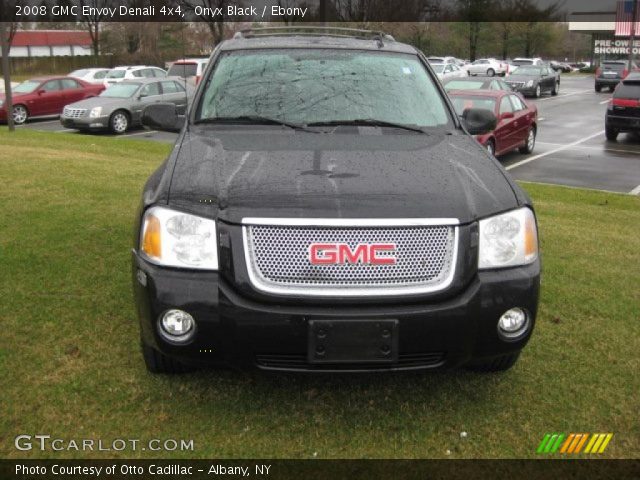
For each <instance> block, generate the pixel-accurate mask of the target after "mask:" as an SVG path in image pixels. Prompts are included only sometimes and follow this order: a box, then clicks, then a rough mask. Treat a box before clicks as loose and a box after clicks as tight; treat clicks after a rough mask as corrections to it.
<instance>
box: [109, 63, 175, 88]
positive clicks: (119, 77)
mask: <svg viewBox="0 0 640 480" xmlns="http://www.w3.org/2000/svg"><path fill="white" fill-rule="evenodd" d="M166 76H167V72H166V71H165V70H162V69H161V68H158V67H148V66H145V65H137V66H129V67H116V68H112V69H111V70H109V73H107V75H106V76H105V77H104V82H103V83H104V86H105V87H109V86H110V85H113V84H115V83H120V82H122V81H123V80H131V79H136V78H162V77H166Z"/></svg>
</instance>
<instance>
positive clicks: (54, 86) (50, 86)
mask: <svg viewBox="0 0 640 480" xmlns="http://www.w3.org/2000/svg"><path fill="white" fill-rule="evenodd" d="M42 89H43V90H44V91H46V92H54V91H56V90H60V82H58V80H49V81H48V82H46V83H45V84H44V85H43V86H42Z"/></svg>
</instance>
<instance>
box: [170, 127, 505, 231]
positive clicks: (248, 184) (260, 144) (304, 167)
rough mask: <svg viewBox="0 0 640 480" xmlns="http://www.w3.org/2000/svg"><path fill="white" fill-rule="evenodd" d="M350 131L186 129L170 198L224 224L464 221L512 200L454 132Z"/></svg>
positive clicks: (487, 163)
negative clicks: (283, 219)
mask: <svg viewBox="0 0 640 480" xmlns="http://www.w3.org/2000/svg"><path fill="white" fill-rule="evenodd" d="M341 130H346V128H345V129H341ZM352 130H353V133H352V134H344V133H334V134H315V133H305V132H300V131H295V132H294V131H292V130H284V129H283V130H280V129H276V128H270V127H267V128H265V129H262V130H260V131H251V132H246V131H239V130H237V129H235V130H234V131H224V132H223V131H221V129H216V130H215V131H213V130H211V129H206V128H204V127H198V126H196V127H193V126H192V127H191V130H190V131H188V132H186V133H185V137H184V141H183V143H182V147H181V149H180V152H179V153H178V155H177V158H176V165H175V168H174V171H173V176H172V178H171V183H170V189H169V203H170V204H171V205H173V206H175V207H178V208H183V209H187V210H190V211H193V212H194V213H202V214H204V215H217V216H218V218H219V219H221V220H223V221H226V222H229V223H240V222H241V221H242V219H243V218H244V217H286V218H325V217H326V218H457V219H458V220H460V221H461V222H462V223H467V222H470V221H473V220H475V219H477V218H478V217H483V216H487V215H490V214H492V213H496V212H499V211H503V210H506V209H509V208H514V207H516V206H517V200H516V197H515V194H514V190H513V187H512V186H511V183H510V181H508V180H507V175H506V172H505V171H504V170H503V169H502V167H501V166H500V165H499V164H498V163H497V161H495V160H494V159H492V158H491V157H489V156H488V154H487V153H486V152H485V151H484V149H483V148H482V147H480V146H479V144H478V143H477V142H476V141H475V140H473V139H472V138H471V137H469V136H468V135H466V134H464V133H462V132H459V131H454V132H453V133H451V134H446V133H445V132H444V131H443V132H442V133H437V134H432V135H420V134H415V133H411V132H406V133H405V132H402V133H396V132H398V131H397V130H390V129H383V130H384V131H385V132H386V131H387V130H389V131H393V132H394V133H393V134H382V131H381V129H377V128H357V127H352Z"/></svg>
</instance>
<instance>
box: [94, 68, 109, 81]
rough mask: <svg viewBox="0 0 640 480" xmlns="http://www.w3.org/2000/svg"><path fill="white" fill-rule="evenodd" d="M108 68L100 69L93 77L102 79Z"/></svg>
mask: <svg viewBox="0 0 640 480" xmlns="http://www.w3.org/2000/svg"><path fill="white" fill-rule="evenodd" d="M107 73H108V70H101V71H99V72H96V73H95V74H94V75H93V78H96V79H102V78H104V77H106V76H107Z"/></svg>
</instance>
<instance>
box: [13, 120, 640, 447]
mask: <svg viewBox="0 0 640 480" xmlns="http://www.w3.org/2000/svg"><path fill="white" fill-rule="evenodd" d="M170 148H171V147H170V146H166V145H161V144H157V143H153V142H146V141H143V140H124V139H113V138H101V137H99V136H89V135H71V134H68V135H67V134H65V135H58V134H47V133H42V132H33V131H26V130H20V131H18V132H16V133H15V134H13V135H10V134H8V133H7V131H6V129H4V128H3V129H0V178H2V189H0V204H1V205H2V210H1V213H0V273H1V275H0V325H1V327H2V333H1V334H0V392H1V393H0V398H1V402H0V458H4V457H10V458H18V457H25V456H29V455H30V456H31V457H33V458H43V457H54V456H55V457H56V458H62V457H78V456H79V454H78V453H76V452H74V451H70V452H60V453H58V452H56V453H52V452H45V453H41V452H39V451H36V450H34V451H32V452H19V451H17V450H15V449H14V446H13V441H14V437H15V436H16V435H18V434H31V435H35V434H43V433H46V434H50V435H52V436H53V437H60V438H66V439H72V438H75V439H82V438H96V439H98V438H101V439H103V440H104V441H105V442H108V443H110V442H111V440H113V439H116V438H125V439H126V438H136V439H138V438H139V439H143V440H149V439H153V438H160V439H166V438H172V439H193V440H194V445H195V449H194V451H193V452H174V453H172V454H170V455H175V456H176V457H185V458H187V457H189V458H194V457H205V458H206V457H209V458H212V457H218V458H222V457H232V458H243V457H249V458H253V457H257V458H267V457H271V458H279V457H296V458H308V457H314V456H317V457H318V458H365V457H380V458H400V457H402V458H412V457H447V456H449V457H453V458H472V457H473V458H477V457H535V456H536V454H535V449H536V447H537V446H538V444H539V442H540V440H541V439H542V437H543V435H544V434H545V433H546V432H564V433H569V432H613V433H614V434H615V435H614V437H613V440H612V441H611V443H610V444H609V446H608V448H607V450H606V452H605V453H604V454H603V455H602V457H609V458H612V457H626V458H631V457H635V458H637V457H640V422H638V412H639V411H640V375H639V372H640V235H638V226H639V225H640V199H639V198H637V197H631V196H625V195H615V194H607V193H600V192H593V191H585V190H576V189H566V188H560V187H550V186H540V185H532V184H524V187H525V188H526V189H527V190H528V191H529V192H530V194H531V195H532V196H533V198H534V200H535V202H536V206H537V211H538V215H539V220H540V226H541V244H542V251H543V261H544V274H543V281H542V301H541V309H540V315H539V317H538V324H537V329H536V331H535V333H534V336H533V339H532V341H531V342H530V344H529V346H528V347H527V348H526V349H525V351H524V354H523V355H522V357H521V359H520V361H519V363H518V364H517V365H516V367H514V368H513V369H512V370H511V371H509V372H507V373H504V374H489V375H481V374H475V373H469V372H466V371H454V372H444V373H430V374H420V375H415V374H411V375H409V374H406V375H384V376H375V375H373V376H362V377H341V376H336V377H333V378H331V377H321V378H317V377H309V376H291V375H285V376H272V375H264V374H260V373H257V372H254V373H238V372H233V371H222V372H216V371H204V372H198V373H194V374H189V375H185V376H175V377H167V376H152V375H149V374H147V372H146V371H145V369H144V366H143V363H142V358H141V356H140V353H139V347H138V326H137V320H136V318H135V315H134V307H133V302H132V295H131V287H130V273H129V268H130V267H129V262H130V248H131V243H130V242H131V234H132V224H133V216H134V210H135V207H136V205H137V203H138V199H139V193H140V191H141V188H142V185H143V182H144V180H145V179H146V177H147V176H148V175H149V174H150V173H151V172H152V171H153V170H154V169H155V168H156V167H157V166H158V165H159V164H160V162H161V161H162V160H163V158H164V157H165V156H166V155H167V153H168V152H169V150H170ZM463 431H464V432H467V433H468V435H467V437H466V438H461V436H460V433H461V432H463ZM447 451H449V454H447ZM166 455H167V454H164V453H155V454H154V453H153V452H149V451H146V452H144V451H137V452H131V451H126V452H123V453H117V452H102V453H101V452H93V453H92V454H87V456H93V457H98V458H100V457H102V458H110V457H117V456H120V457H123V458H127V457H128V458H133V457H138V456H139V457H145V456H158V457H160V456H166Z"/></svg>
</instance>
